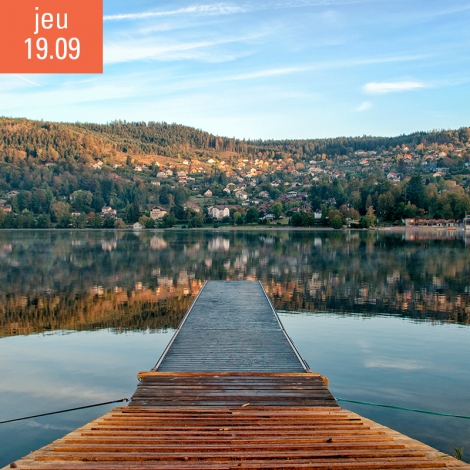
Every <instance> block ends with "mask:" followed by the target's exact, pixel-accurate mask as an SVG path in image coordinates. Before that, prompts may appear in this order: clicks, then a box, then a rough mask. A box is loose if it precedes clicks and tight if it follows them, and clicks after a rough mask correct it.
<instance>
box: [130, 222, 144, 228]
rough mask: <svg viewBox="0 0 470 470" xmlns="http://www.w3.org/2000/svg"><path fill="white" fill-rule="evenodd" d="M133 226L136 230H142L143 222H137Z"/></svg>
mask: <svg viewBox="0 0 470 470" xmlns="http://www.w3.org/2000/svg"><path fill="white" fill-rule="evenodd" d="M132 228H133V229H134V230H140V229H141V228H142V224H141V223H140V222H136V223H135V224H134V225H132Z"/></svg>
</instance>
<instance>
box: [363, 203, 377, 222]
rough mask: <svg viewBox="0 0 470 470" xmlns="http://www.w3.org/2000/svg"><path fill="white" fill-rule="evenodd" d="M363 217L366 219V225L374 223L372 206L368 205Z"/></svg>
mask: <svg viewBox="0 0 470 470" xmlns="http://www.w3.org/2000/svg"><path fill="white" fill-rule="evenodd" d="M365 218H366V220H367V223H368V227H370V226H371V225H375V219H376V217H375V210H374V208H373V207H372V206H369V207H368V209H367V212H366V215H365Z"/></svg>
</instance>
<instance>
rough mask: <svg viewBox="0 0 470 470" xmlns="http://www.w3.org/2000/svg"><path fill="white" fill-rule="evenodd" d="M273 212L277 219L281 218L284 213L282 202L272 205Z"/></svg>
mask: <svg viewBox="0 0 470 470" xmlns="http://www.w3.org/2000/svg"><path fill="white" fill-rule="evenodd" d="M271 212H272V213H273V215H274V218H275V219H280V218H281V215H282V204H281V203H280V202H276V203H274V204H273V205H272V206H271Z"/></svg>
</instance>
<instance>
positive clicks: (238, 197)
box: [235, 191, 248, 201]
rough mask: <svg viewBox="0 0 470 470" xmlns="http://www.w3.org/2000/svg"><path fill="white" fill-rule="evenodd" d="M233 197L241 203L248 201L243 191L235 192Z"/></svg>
mask: <svg viewBox="0 0 470 470" xmlns="http://www.w3.org/2000/svg"><path fill="white" fill-rule="evenodd" d="M235 197H236V198H237V199H240V200H241V201H246V200H247V199H248V194H247V193H245V191H237V192H236V193H235Z"/></svg>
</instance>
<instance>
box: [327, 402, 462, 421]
mask: <svg viewBox="0 0 470 470" xmlns="http://www.w3.org/2000/svg"><path fill="white" fill-rule="evenodd" d="M335 400H336V401H345V402H348V403H356V404H358V405H367V406H380V407H382V408H392V409H394V410H403V411H414V412H415V413H424V414H427V415H435V416H448V417H450V418H461V419H470V416H464V415H453V414H449V413H439V412H438V411H429V410H417V409H415V408H405V407H403V406H395V405H381V404H378V403H369V402H367V401H357V400H346V399H345V398H335Z"/></svg>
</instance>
